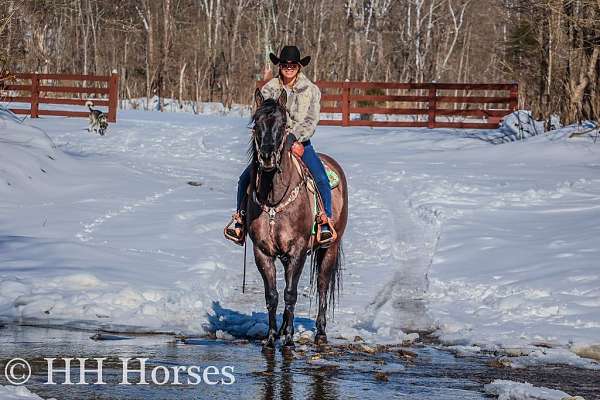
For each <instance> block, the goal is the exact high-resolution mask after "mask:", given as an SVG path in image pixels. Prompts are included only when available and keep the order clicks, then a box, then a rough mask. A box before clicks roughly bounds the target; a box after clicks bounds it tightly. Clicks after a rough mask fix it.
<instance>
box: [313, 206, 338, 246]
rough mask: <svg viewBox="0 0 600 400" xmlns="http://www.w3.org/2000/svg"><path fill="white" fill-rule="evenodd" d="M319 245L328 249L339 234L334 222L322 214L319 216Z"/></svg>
mask: <svg viewBox="0 0 600 400" xmlns="http://www.w3.org/2000/svg"><path fill="white" fill-rule="evenodd" d="M317 224H318V226H317V238H316V239H317V243H318V244H320V245H321V247H328V246H330V245H331V243H333V242H335V241H336V239H337V232H336V231H335V228H334V227H333V220H332V219H331V218H328V217H327V215H325V214H324V213H321V214H319V215H318V216H317Z"/></svg>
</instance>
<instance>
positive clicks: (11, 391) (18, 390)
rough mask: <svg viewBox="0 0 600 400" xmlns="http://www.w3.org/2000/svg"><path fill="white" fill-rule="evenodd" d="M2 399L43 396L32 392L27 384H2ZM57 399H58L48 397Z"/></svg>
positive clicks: (32, 399)
mask: <svg viewBox="0 0 600 400" xmlns="http://www.w3.org/2000/svg"><path fill="white" fill-rule="evenodd" d="M0 399H2V400H42V397H40V396H38V395H37V394H35V393H32V392H30V391H29V389H27V388H26V387H25V386H2V385H0ZM48 400H56V399H48Z"/></svg>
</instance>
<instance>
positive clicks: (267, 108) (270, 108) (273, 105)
mask: <svg viewBox="0 0 600 400" xmlns="http://www.w3.org/2000/svg"><path fill="white" fill-rule="evenodd" d="M277 112H279V105H278V104H277V101H276V100H275V99H266V100H265V101H264V102H263V103H262V104H261V105H260V107H258V108H257V109H256V111H255V112H254V115H252V119H251V120H250V124H249V126H250V127H254V126H256V121H258V120H259V119H260V118H261V117H268V116H272V115H273V114H275V113H277ZM283 117H284V118H285V117H286V115H285V113H283ZM256 157H257V154H256V148H255V147H254V137H253V135H251V136H250V141H249V143H248V161H249V162H252V163H254V162H255V161H256Z"/></svg>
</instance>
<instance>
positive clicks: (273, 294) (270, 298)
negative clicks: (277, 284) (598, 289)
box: [265, 289, 279, 310]
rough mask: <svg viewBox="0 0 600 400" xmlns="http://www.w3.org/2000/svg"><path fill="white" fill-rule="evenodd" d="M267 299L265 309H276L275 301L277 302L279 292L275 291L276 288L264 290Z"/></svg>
mask: <svg viewBox="0 0 600 400" xmlns="http://www.w3.org/2000/svg"><path fill="white" fill-rule="evenodd" d="M265 297H266V300H267V309H268V310H271V309H275V310H276V309H277V303H278V302H279V293H277V289H272V290H269V291H268V292H266V294H265Z"/></svg>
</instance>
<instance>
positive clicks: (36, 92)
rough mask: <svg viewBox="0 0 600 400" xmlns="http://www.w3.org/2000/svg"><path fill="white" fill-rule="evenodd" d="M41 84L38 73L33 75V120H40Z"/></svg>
mask: <svg viewBox="0 0 600 400" xmlns="http://www.w3.org/2000/svg"><path fill="white" fill-rule="evenodd" d="M39 110H40V84H39V78H38V75H37V74H36V73H33V74H31V118H39V117H40V114H39Z"/></svg>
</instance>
